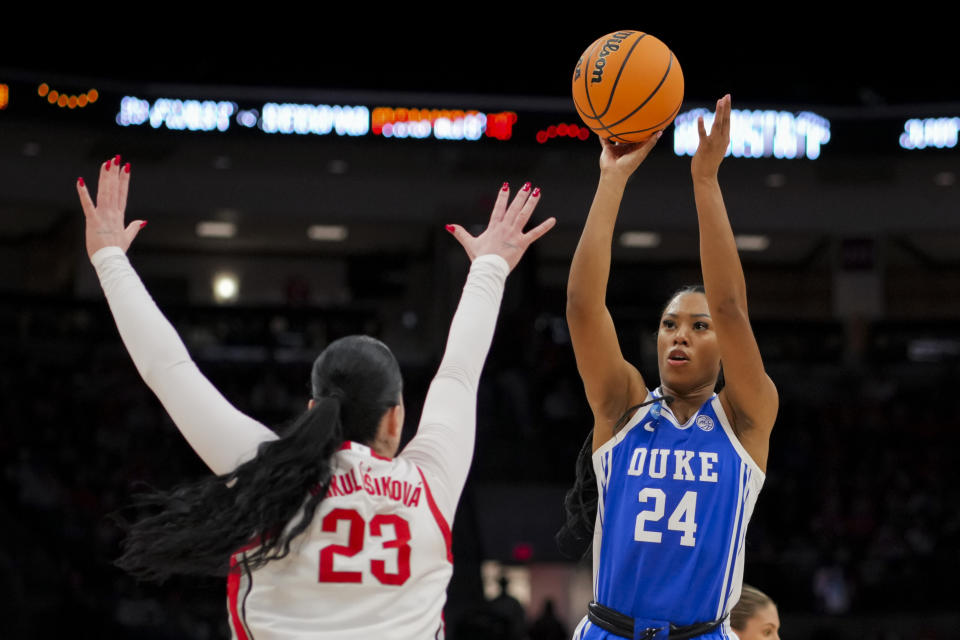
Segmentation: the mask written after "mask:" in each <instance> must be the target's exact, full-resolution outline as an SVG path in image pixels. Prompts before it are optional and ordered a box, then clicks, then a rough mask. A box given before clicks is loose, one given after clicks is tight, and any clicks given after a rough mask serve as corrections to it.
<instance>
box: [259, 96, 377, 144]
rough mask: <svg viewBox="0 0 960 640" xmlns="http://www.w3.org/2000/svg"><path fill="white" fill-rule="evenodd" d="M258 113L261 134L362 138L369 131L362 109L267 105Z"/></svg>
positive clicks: (364, 111) (367, 112)
mask: <svg viewBox="0 0 960 640" xmlns="http://www.w3.org/2000/svg"><path fill="white" fill-rule="evenodd" d="M261 113H262V115H261V117H260V122H259V124H260V129H261V130H262V131H263V132H264V133H287V134H291V133H296V134H299V135H306V134H308V133H312V134H314V135H318V136H325V135H328V134H330V133H336V134H337V135H338V136H362V135H366V133H367V132H368V131H369V130H370V111H369V110H368V109H367V108H366V107H361V106H357V107H342V106H339V105H333V106H331V105H326V104H317V105H313V104H289V103H285V104H277V103H274V102H268V103H266V104H265V105H263V109H262V110H261Z"/></svg>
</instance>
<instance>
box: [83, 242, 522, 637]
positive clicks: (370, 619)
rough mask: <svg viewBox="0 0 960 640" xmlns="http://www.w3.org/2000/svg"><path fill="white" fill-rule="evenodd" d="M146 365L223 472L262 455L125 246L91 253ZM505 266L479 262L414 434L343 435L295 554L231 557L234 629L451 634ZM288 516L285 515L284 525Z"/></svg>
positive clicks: (262, 430) (249, 633)
mask: <svg viewBox="0 0 960 640" xmlns="http://www.w3.org/2000/svg"><path fill="white" fill-rule="evenodd" d="M92 262H93V265H94V267H95V268H96V270H97V275H98V276H99V278H100V283H101V285H102V286H103V290H104V293H105V294H106V297H107V302H108V303H109V304H110V310H111V312H112V313H113V316H114V319H115V320H116V323H117V328H118V329H119V331H120V336H121V338H122V339H123V342H124V344H125V345H126V347H127V350H128V351H129V352H130V356H131V358H132V359H133V362H134V364H135V365H136V367H137V370H138V371H139V372H140V375H141V376H142V377H143V378H144V380H145V381H146V383H147V384H148V385H149V386H150V388H151V390H153V392H154V393H155V394H156V395H157V397H158V398H159V399H160V401H161V403H162V404H163V406H164V409H166V411H167V413H169V414H170V417H171V418H172V419H173V421H174V423H175V424H176V425H177V427H178V428H179V429H180V431H181V432H182V434H183V435H184V437H185V438H186V439H187V442H189V443H190V446H192V447H193V449H194V450H195V451H196V452H197V454H198V455H200V457H201V458H202V459H203V461H204V462H205V463H206V464H207V466H208V467H210V469H211V470H213V471H214V473H217V474H219V475H223V474H227V473H229V472H230V471H232V470H233V469H234V468H236V467H237V465H239V464H242V463H243V462H245V461H247V460H249V459H251V458H253V457H254V456H255V455H256V451H257V447H258V445H260V444H261V443H263V442H264V441H266V440H271V439H274V438H276V437H277V436H276V434H274V432H273V431H271V430H270V429H268V428H267V427H265V426H264V425H262V424H260V423H259V422H257V421H256V420H254V419H253V418H250V417H248V416H246V415H244V414H243V413H241V412H239V411H237V410H236V409H235V408H234V407H233V406H232V405H231V404H230V403H229V402H228V401H227V400H226V399H225V398H224V397H223V396H222V395H221V394H220V393H219V392H218V391H217V390H216V389H215V388H214V387H213V385H211V384H210V382H209V381H208V380H207V379H206V378H205V377H204V376H203V374H202V373H200V371H199V369H197V366H196V364H194V362H193V361H192V360H191V359H190V356H189V354H188V353H187V350H186V347H185V346H184V345H183V342H182V341H181V340H180V338H179V336H177V334H176V331H175V330H174V329H173V327H172V326H171V325H170V323H169V322H168V321H167V320H166V318H164V316H163V314H162V313H161V312H160V310H159V309H158V308H157V306H156V304H154V302H153V300H152V299H151V298H150V296H149V294H148V293H147V291H146V289H145V288H144V287H143V284H142V283H141V281H140V278H139V277H138V276H137V274H136V272H135V271H134V270H133V268H132V267H131V266H130V263H129V261H128V260H127V258H126V256H125V255H124V253H123V251H122V250H121V249H120V248H119V247H107V248H104V249H101V250H100V251H98V252H97V253H96V254H94V255H93V257H92ZM508 273H509V266H508V265H507V263H506V261H505V260H503V258H501V257H499V256H495V255H486V256H480V257H478V258H476V259H475V260H474V261H473V264H472V265H471V267H470V274H469V276H468V277H467V282H466V284H465V285H464V288H463V296H462V297H461V299H460V304H459V305H458V307H457V311H456V313H455V314H454V317H453V321H452V322H451V325H450V334H449V337H448V339H447V345H446V349H445V350H444V354H443V360H442V361H441V363H440V367H439V369H438V371H437V375H436V376H435V377H434V379H433V382H432V383H431V384H430V389H429V391H428V392H427V397H426V399H425V401H424V405H423V414H422V415H421V417H420V424H419V426H418V427H417V434H416V436H415V437H414V438H413V439H412V440H411V441H410V443H409V444H408V445H407V446H406V448H404V450H403V452H402V453H400V455H399V456H397V457H396V458H394V459H388V458H384V457H381V456H377V455H376V454H375V453H373V452H372V451H371V450H370V449H369V448H368V447H366V446H364V445H362V444H358V443H355V442H347V443H345V444H344V447H343V448H342V449H341V450H340V451H338V452H337V453H336V454H335V455H334V457H333V470H334V475H333V480H332V482H331V485H330V489H329V491H328V492H327V495H326V496H325V498H324V499H323V501H321V503H320V506H319V507H318V509H317V512H316V514H315V515H314V518H313V521H312V522H311V524H310V526H309V527H308V529H307V530H306V531H304V532H303V533H302V534H300V535H299V536H297V537H296V538H295V539H294V540H293V542H292V544H291V547H290V554H289V555H288V556H287V557H285V558H283V559H282V560H274V561H271V562H268V563H267V564H266V565H264V566H262V567H260V568H259V569H256V570H254V571H251V570H249V569H248V568H247V567H246V566H245V565H244V557H245V555H244V552H245V551H249V550H250V549H252V548H253V546H251V547H248V548H247V549H245V550H244V549H240V550H238V551H237V553H235V554H234V555H233V557H232V559H231V561H232V563H233V565H234V567H235V571H233V572H232V573H231V575H230V577H229V578H228V584H227V596H228V597H227V609H228V616H229V620H230V625H231V628H232V630H233V634H234V638H236V639H237V640H241V639H243V640H246V639H250V640H295V639H297V640H301V639H314V640H319V639H337V640H349V639H351V638H376V639H377V640H391V639H394V638H396V639H398V640H400V639H404V640H406V639H413V638H417V639H420V638H422V639H427V638H442V637H443V619H442V611H443V605H444V603H445V602H446V588H447V584H448V583H449V581H450V576H451V575H452V573H453V564H452V563H453V557H452V553H451V550H450V523H451V522H452V520H453V515H454V513H455V512H456V508H457V502H458V501H459V500H460V494H461V492H462V491H463V486H464V484H465V483H466V478H467V473H468V471H469V468H470V461H471V459H472V457H473V446H474V440H475V432H476V403H477V385H478V384H479V380H480V372H481V370H482V368H483V362H484V360H485V359H486V356H487V352H488V351H489V349H490V342H491V340H492V338H493V331H494V327H495V325H496V319H497V315H498V312H499V308H500V300H501V298H502V296H503V287H504V282H505V280H506V277H507V274H508ZM288 526H289V525H288Z"/></svg>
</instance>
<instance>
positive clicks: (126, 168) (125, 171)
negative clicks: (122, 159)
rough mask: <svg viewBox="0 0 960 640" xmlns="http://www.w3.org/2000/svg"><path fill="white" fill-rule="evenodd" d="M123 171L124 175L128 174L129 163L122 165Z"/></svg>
mask: <svg viewBox="0 0 960 640" xmlns="http://www.w3.org/2000/svg"><path fill="white" fill-rule="evenodd" d="M123 171H124V173H130V163H129V162H128V163H127V164H125V165H123Z"/></svg>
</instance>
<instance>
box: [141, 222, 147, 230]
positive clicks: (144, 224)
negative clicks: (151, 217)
mask: <svg viewBox="0 0 960 640" xmlns="http://www.w3.org/2000/svg"><path fill="white" fill-rule="evenodd" d="M145 226H147V221H146V220H144V221H143V222H141V223H140V228H141V229H143V228H144V227H145Z"/></svg>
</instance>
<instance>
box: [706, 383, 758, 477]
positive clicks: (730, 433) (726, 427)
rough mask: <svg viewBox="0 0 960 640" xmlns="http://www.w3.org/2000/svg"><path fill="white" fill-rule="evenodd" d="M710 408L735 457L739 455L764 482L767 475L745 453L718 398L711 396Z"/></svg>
mask: <svg viewBox="0 0 960 640" xmlns="http://www.w3.org/2000/svg"><path fill="white" fill-rule="evenodd" d="M710 406H712V407H713V411H714V412H715V413H716V414H717V418H719V419H720V425H721V426H722V427H723V432H724V433H726V434H727V440H729V441H730V444H731V445H733V448H734V449H735V450H736V452H737V455H739V456H740V459H741V460H743V461H744V462H746V463H747V464H748V465H749V466H750V468H751V469H752V470H753V472H754V473H757V474H759V475H760V479H761V480H765V479H766V477H767V474H765V473H764V472H763V470H762V469H761V468H760V465H758V464H757V462H756V461H755V460H754V459H753V458H752V457H750V454H749V453H747V450H746V448H745V447H744V446H743V443H742V442H740V438H738V437H737V434H736V432H734V430H733V426H732V425H731V424H730V420H728V419H727V414H726V412H725V411H724V410H723V403H722V402H720V396H717V395H715V396H713V398H712V399H711V400H710Z"/></svg>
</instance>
